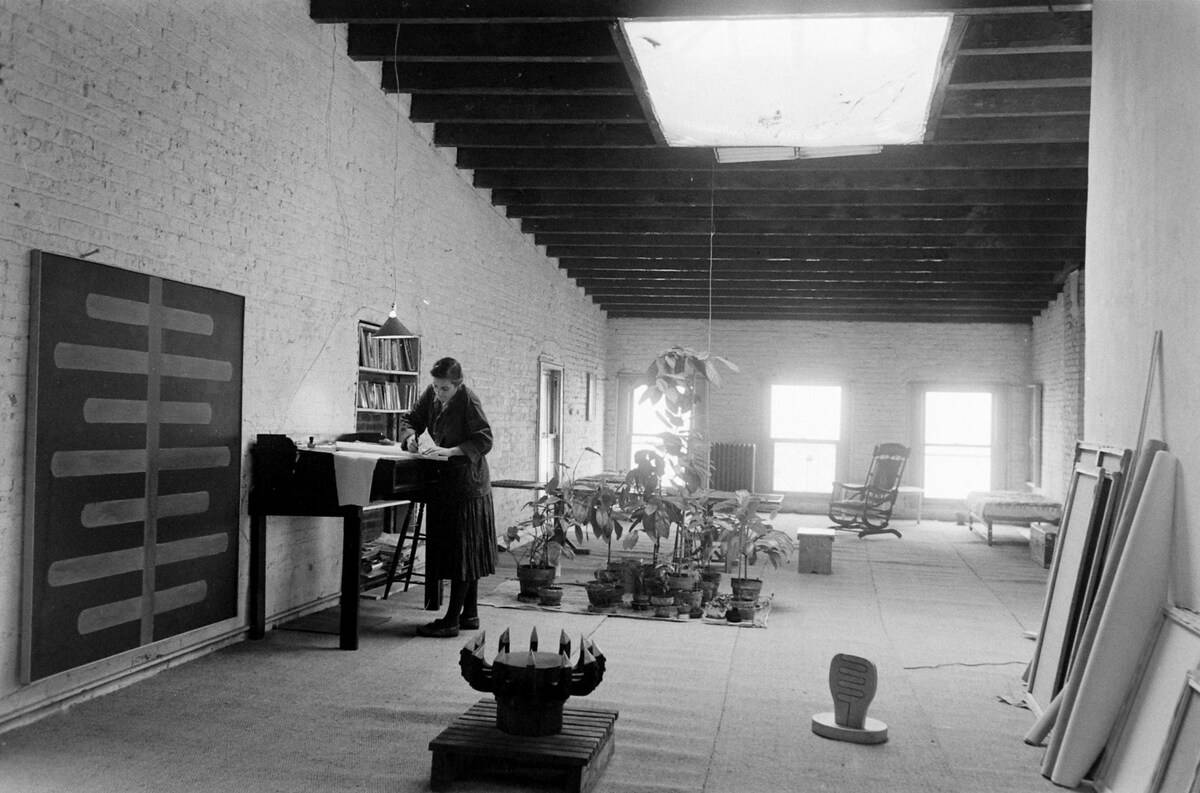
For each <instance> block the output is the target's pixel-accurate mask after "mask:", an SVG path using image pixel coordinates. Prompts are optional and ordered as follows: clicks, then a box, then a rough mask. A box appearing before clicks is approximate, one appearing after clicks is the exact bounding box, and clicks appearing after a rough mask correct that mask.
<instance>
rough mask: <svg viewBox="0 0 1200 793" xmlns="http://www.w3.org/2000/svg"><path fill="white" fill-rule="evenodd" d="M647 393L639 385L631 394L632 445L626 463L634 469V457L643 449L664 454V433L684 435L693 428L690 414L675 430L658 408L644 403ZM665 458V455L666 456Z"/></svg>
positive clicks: (630, 423)
mask: <svg viewBox="0 0 1200 793" xmlns="http://www.w3.org/2000/svg"><path fill="white" fill-rule="evenodd" d="M645 393H646V386H644V385H639V386H637V387H636V388H634V389H633V391H632V392H631V396H630V399H631V400H632V402H633V404H632V405H631V408H630V413H629V415H630V421H629V428H630V432H629V435H630V444H629V457H628V459H627V460H626V461H625V462H626V465H628V466H629V467H630V468H633V455H635V454H637V452H638V451H639V450H641V449H653V450H655V451H657V452H658V453H659V454H662V439H661V438H659V435H660V434H662V433H664V432H674V433H677V434H682V433H684V432H687V431H690V430H691V426H692V416H691V414H690V413H688V414H684V426H683V427H681V428H678V429H677V428H674V427H671V426H670V425H669V424H667V423H666V422H665V421H663V420H662V419H660V418H659V416H658V408H657V407H656V406H655V405H652V404H650V403H649V402H643V401H642V396H643V395H644V394H645ZM664 456H665V455H664ZM672 473H673V471H670V470H668V471H667V476H668V477H670V476H671V474H672Z"/></svg>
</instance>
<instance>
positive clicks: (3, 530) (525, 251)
mask: <svg viewBox="0 0 1200 793" xmlns="http://www.w3.org/2000/svg"><path fill="white" fill-rule="evenodd" d="M307 13H308V4H307V3H306V2H303V1H302V0H266V1H264V2H255V3H248V2H244V0H210V1H209V2H197V3H158V2H152V1H151V0H124V1H123V2H67V0H46V2H44V3H43V2H32V1H27V0H18V2H10V3H5V4H4V7H3V9H0V81H2V82H0V91H2V92H3V101H2V104H0V107H3V111H0V112H2V113H3V115H2V116H0V134H2V136H3V145H2V147H0V199H2V201H3V212H2V213H0V220H2V222H0V346H2V349H3V352H4V353H5V354H4V355H3V356H2V357H0V550H2V551H3V553H0V646H3V647H6V648H9V651H8V652H6V653H3V654H0V722H3V720H4V719H5V717H6V716H10V717H11V716H12V715H13V714H14V713H17V714H19V713H21V712H23V711H29V710H31V709H35V708H37V707H38V706H39V705H40V704H44V703H45V702H47V701H50V700H52V699H53V698H55V697H57V696H60V695H62V693H63V692H65V691H68V690H71V689H72V688H74V687H75V686H86V685H87V683H88V681H89V680H98V679H100V678H102V677H103V676H104V675H106V674H110V673H112V672H113V670H114V669H115V668H118V667H120V665H121V664H120V663H113V664H110V665H109V667H108V668H101V669H91V670H88V671H87V672H86V673H85V674H82V675H80V674H74V673H71V674H68V675H66V676H64V678H63V679H62V680H51V681H47V682H45V683H41V684H37V685H34V686H30V687H27V688H25V689H19V688H18V685H17V680H16V661H17V652H16V649H15V648H16V647H17V646H18V630H19V627H18V622H19V620H18V614H19V604H20V569H21V566H20V558H21V547H22V539H21V534H22V529H21V526H22V524H21V515H22V511H21V510H22V499H23V496H24V493H23V490H22V470H23V465H22V459H23V458H22V455H23V445H22V441H23V436H24V428H25V426H24V422H25V401H26V400H25V365H26V347H27V341H28V340H27V322H28V316H29V315H28V294H29V251H30V249H34V248H38V249H44V250H48V251H51V252H56V253H62V254H66V255H75V256H79V255H82V254H85V253H87V252H90V251H93V250H95V249H99V250H98V251H97V252H96V253H95V254H94V255H93V256H91V257H90V258H92V259H93V260H95V261H98V262H102V263H105V264H110V265H115V266H118V267H124V268H127V269H131V270H135V271H140V272H153V273H155V274H159V275H162V276H164V277H168V278H172V279H177V280H181V281H187V282H191V283H196V284H200V285H204V286H211V287H216V288H220V289H224V290H227V291H231V292H236V293H239V294H242V295H245V297H246V328H245V332H246V338H245V372H244V382H245V390H244V394H243V440H244V442H245V444H246V446H247V447H248V445H249V443H250V442H251V441H252V440H253V438H254V436H255V434H256V433H259V432H278V433H288V434H292V435H296V436H307V435H317V436H328V435H332V434H335V433H339V432H344V431H347V430H348V429H351V428H352V427H353V425H354V416H353V385H354V367H355V360H356V349H357V348H356V343H357V342H356V335H355V326H356V321H357V320H358V319H360V318H365V319H373V320H380V319H382V318H383V316H384V315H385V314H386V312H387V310H388V308H389V306H390V304H391V302H392V300H393V298H395V299H398V301H399V314H400V316H401V318H402V319H403V320H404V322H405V324H407V325H408V326H409V327H410V328H412V329H413V330H414V331H416V332H418V333H420V334H422V335H423V336H424V353H425V361H426V363H427V364H428V363H430V362H432V361H433V360H435V359H436V358H438V357H441V356H444V355H453V356H455V357H457V358H459V359H460V360H461V361H462V362H463V366H464V368H465V370H466V374H467V379H468V382H469V383H470V384H471V386H472V387H473V388H475V389H476V390H477V391H478V392H479V393H480V395H481V397H482V399H483V402H484V406H485V408H486V410H487V411H488V413H489V416H490V418H491V419H492V422H493V424H494V426H495V431H496V436H497V447H496V449H495V451H494V452H493V454H492V455H491V462H492V470H493V472H494V475H495V476H497V477H530V476H532V475H533V471H532V470H531V463H530V455H531V451H532V449H533V443H534V433H535V426H534V417H535V411H536V404H537V399H536V397H537V380H536V378H537V359H538V356H539V355H542V354H547V355H550V356H552V357H554V358H555V359H556V360H557V361H558V362H559V363H561V364H563V365H564V367H565V387H566V395H565V396H566V405H567V408H568V411H567V412H568V415H567V416H566V422H565V424H566V426H565V428H564V430H565V434H566V436H567V438H568V450H567V453H568V458H569V459H573V454H574V452H575V450H577V449H578V448H581V447H582V446H584V445H593V446H598V445H599V444H600V443H601V441H602V437H601V430H600V428H601V423H600V420H599V419H596V420H594V421H592V422H585V421H584V420H583V415H582V405H583V381H584V373H585V372H587V371H593V372H597V373H599V372H600V371H601V369H602V366H603V348H604V317H603V314H602V313H601V312H599V311H597V310H596V309H595V308H594V307H593V306H592V305H591V303H590V301H589V300H588V299H587V298H585V296H584V295H583V293H582V291H581V290H579V289H577V288H576V287H575V286H574V285H573V283H572V282H570V281H568V280H567V279H566V278H565V277H563V276H562V275H561V274H560V272H559V271H558V270H557V268H556V267H555V265H554V263H553V262H551V261H548V260H547V259H546V258H545V257H544V256H542V255H541V253H540V252H539V251H538V250H537V249H536V248H535V247H534V246H533V245H532V243H531V241H530V239H529V238H527V237H525V236H523V235H522V234H520V233H519V231H518V230H517V228H516V227H515V225H514V224H513V223H511V222H510V221H508V220H507V219H505V218H504V217H503V215H502V214H501V212H499V211H497V210H496V209H494V208H492V207H491V206H490V204H489V202H488V198H487V196H486V195H483V194H481V193H479V192H478V191H476V190H474V189H473V188H472V187H471V186H470V184H469V175H467V174H461V173H459V172H457V171H455V169H454V168H453V167H452V165H451V164H450V163H451V162H452V157H448V156H447V153H446V152H439V151H437V150H435V149H433V148H432V147H431V146H430V144H429V143H428V142H427V140H426V139H425V138H424V137H423V136H422V134H421V133H420V131H419V130H417V129H416V128H414V126H413V125H411V124H410V123H409V122H408V121H407V120H406V119H405V118H404V117H403V116H401V115H398V113H397V110H396V104H395V99H394V98H387V97H385V95H384V94H383V93H382V91H381V90H380V88H379V83H378V78H377V76H376V77H375V78H371V77H370V70H369V69H364V68H360V67H359V66H357V65H355V64H353V63H352V62H351V61H349V60H348V59H347V58H346V56H345V49H346V48H345V30H344V28H342V27H336V26H318V25H316V24H314V23H313V22H311V21H310V20H309V19H308V16H307ZM248 476H249V464H248V458H246V459H245V460H243V478H244V480H248ZM497 501H498V503H497V510H498V519H501V520H503V519H505V518H506V517H508V516H511V512H512V509H513V507H514V506H515V505H517V504H519V503H520V501H521V498H520V497H519V496H517V495H515V494H514V495H509V494H500V495H499V496H498V499H497ZM268 534H269V536H270V547H269V549H268V559H269V570H268V595H267V609H268V613H273V612H278V611H281V610H283V609H286V608H289V607H291V606H294V605H297V604H302V603H305V602H308V601H311V600H312V599H313V598H316V597H319V596H323V595H327V594H330V593H332V592H335V591H336V589H337V585H338V578H337V568H338V552H337V551H338V548H339V547H340V534H339V532H338V531H336V530H335V529H332V528H331V524H330V523H329V522H327V521H320V520H315V519H314V520H296V521H287V520H285V519H275V520H273V521H272V524H271V527H270V528H269V531H268ZM243 550H244V549H243ZM192 640H194V638H193V639H192ZM167 644H168V645H170V646H164V647H161V648H159V649H161V650H163V651H165V652H170V651H173V650H177V649H179V648H181V647H183V648H186V644H185V642H184V641H174V642H169V643H167ZM123 663H124V665H125V666H126V667H128V666H130V665H131V664H136V663H137V662H136V661H131V660H130V659H124V661H123ZM101 666H103V665H101Z"/></svg>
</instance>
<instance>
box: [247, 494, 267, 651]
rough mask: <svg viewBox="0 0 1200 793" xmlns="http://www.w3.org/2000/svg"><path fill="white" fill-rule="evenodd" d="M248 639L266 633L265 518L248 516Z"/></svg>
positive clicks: (264, 516) (257, 637) (259, 636)
mask: <svg viewBox="0 0 1200 793" xmlns="http://www.w3.org/2000/svg"><path fill="white" fill-rule="evenodd" d="M246 610H247V612H248V613H247V615H246V616H247V620H248V622H249V625H250V634H249V636H250V638H251V639H261V638H263V636H265V635H266V632H267V516H266V515H251V516H250V573H249V581H248V584H247V592H246Z"/></svg>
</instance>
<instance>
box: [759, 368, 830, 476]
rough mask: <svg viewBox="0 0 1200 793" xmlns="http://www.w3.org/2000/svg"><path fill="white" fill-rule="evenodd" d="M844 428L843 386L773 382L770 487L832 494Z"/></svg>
mask: <svg viewBox="0 0 1200 793" xmlns="http://www.w3.org/2000/svg"><path fill="white" fill-rule="evenodd" d="M841 427H842V389H841V387H840V386H810V385H782V384H772V385H771V428H770V432H771V444H772V447H773V454H772V459H773V460H774V468H773V470H772V472H771V474H772V479H771V489H772V490H783V491H786V492H802V493H828V492H829V491H830V489H831V488H832V486H833V480H834V479H835V478H836V471H837V451H838V439H839V437H840V436H841Z"/></svg>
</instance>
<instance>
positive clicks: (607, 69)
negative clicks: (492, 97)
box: [382, 61, 634, 96]
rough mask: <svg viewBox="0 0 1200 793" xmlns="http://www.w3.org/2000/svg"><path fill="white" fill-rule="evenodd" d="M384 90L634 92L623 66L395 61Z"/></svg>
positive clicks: (389, 66)
mask: <svg viewBox="0 0 1200 793" xmlns="http://www.w3.org/2000/svg"><path fill="white" fill-rule="evenodd" d="M382 85H383V90H384V91H386V92H388V93H406V94H413V95H414V96H417V95H420V94H425V93H436V94H452V93H465V94H475V95H479V94H497V95H503V94H514V93H516V94H525V93H532V94H536V95H539V96H552V95H556V94H560V95H566V96H593V95H601V96H606V95H618V96H633V95H634V91H633V84H632V83H631V82H630V81H629V74H628V72H627V71H626V70H625V66H624V65H623V64H614V63H592V62H589V63H557V64H555V65H554V68H553V69H546V68H542V67H540V66H539V65H538V64H534V63H526V62H504V63H483V64H481V63H421V62H418V63H398V62H395V61H393V62H392V63H388V64H385V65H384V66H383V69H382Z"/></svg>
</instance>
